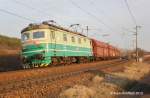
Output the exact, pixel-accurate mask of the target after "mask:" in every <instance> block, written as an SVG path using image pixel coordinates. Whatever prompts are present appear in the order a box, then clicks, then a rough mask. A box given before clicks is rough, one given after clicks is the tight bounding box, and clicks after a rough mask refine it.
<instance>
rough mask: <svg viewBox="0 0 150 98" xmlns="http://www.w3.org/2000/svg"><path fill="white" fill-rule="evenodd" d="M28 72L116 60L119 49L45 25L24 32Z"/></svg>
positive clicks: (23, 45)
mask: <svg viewBox="0 0 150 98" xmlns="http://www.w3.org/2000/svg"><path fill="white" fill-rule="evenodd" d="M21 39H22V63H23V64H22V65H23V67H24V68H35V67H46V66H56V65H65V64H67V65H68V64H71V63H84V62H90V61H95V60H107V59H114V58H118V57H119V56H120V51H119V49H117V48H115V47H113V46H111V45H109V44H107V43H104V42H100V41H97V40H95V39H91V38H89V37H87V36H85V35H83V34H80V33H78V32H73V31H70V30H68V29H65V28H63V27H60V26H57V25H54V24H50V23H48V22H43V23H40V24H29V25H28V26H27V27H26V28H24V29H23V30H22V31H21Z"/></svg>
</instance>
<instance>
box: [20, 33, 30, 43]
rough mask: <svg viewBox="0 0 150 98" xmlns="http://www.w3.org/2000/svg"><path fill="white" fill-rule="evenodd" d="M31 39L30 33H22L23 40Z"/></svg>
mask: <svg viewBox="0 0 150 98" xmlns="http://www.w3.org/2000/svg"><path fill="white" fill-rule="evenodd" d="M28 39H29V33H23V34H22V35H21V40H22V41H26V40H28Z"/></svg>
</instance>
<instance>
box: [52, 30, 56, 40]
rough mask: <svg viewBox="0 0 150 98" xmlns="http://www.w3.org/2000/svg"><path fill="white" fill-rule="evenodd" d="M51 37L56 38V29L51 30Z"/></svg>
mask: <svg viewBox="0 0 150 98" xmlns="http://www.w3.org/2000/svg"><path fill="white" fill-rule="evenodd" d="M51 38H52V39H55V32H54V31H51Z"/></svg>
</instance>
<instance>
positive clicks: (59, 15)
mask: <svg viewBox="0 0 150 98" xmlns="http://www.w3.org/2000/svg"><path fill="white" fill-rule="evenodd" d="M127 1H128V4H129V6H130V9H131V12H132V14H133V15H134V17H135V19H136V22H137V25H140V26H142V28H141V29H140V30H139V33H138V34H139V35H138V38H139V40H138V43H139V47H140V48H143V49H145V50H149V51H150V45H149V42H150V33H149V31H150V30H149V29H150V27H149V26H150V19H149V18H150V11H149V10H150V0H127ZM8 13H9V14H8ZM10 14H13V15H10ZM14 14H15V15H19V17H22V18H19V17H18V16H14ZM23 18H27V19H28V20H26V19H23ZM45 20H54V21H56V22H57V24H59V25H61V26H64V27H67V28H68V27H69V25H70V24H76V23H78V24H80V25H81V27H83V28H85V26H89V29H91V30H89V37H92V38H96V39H97V40H101V41H105V42H109V43H111V44H113V45H115V46H117V47H120V48H127V49H133V48H134V47H135V46H134V35H133V32H134V31H135V29H134V27H135V24H134V22H133V20H132V18H131V15H130V13H129V11H128V9H127V6H126V4H125V0H0V34H2V35H7V36H11V37H18V38H20V36H21V35H20V31H21V30H22V29H23V28H24V27H26V26H27V25H28V24H29V23H36V22H37V23H39V22H42V21H45ZM132 31H133V32H132ZM84 34H86V31H85V32H84ZM103 34H109V36H107V37H103V36H102V35H103Z"/></svg>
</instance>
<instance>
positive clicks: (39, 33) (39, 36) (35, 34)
mask: <svg viewBox="0 0 150 98" xmlns="http://www.w3.org/2000/svg"><path fill="white" fill-rule="evenodd" d="M44 37H45V33H44V32H33V39H38V38H44Z"/></svg>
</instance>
